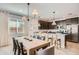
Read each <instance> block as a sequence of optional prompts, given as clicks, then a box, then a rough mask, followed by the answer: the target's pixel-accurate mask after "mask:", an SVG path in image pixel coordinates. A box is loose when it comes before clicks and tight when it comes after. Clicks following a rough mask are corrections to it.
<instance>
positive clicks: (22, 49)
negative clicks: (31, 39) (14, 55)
mask: <svg viewBox="0 0 79 59" xmlns="http://www.w3.org/2000/svg"><path fill="white" fill-rule="evenodd" d="M20 49H21V50H20V51H21V54H22V55H27V51H26V50H25V48H24V45H23V43H22V42H20Z"/></svg>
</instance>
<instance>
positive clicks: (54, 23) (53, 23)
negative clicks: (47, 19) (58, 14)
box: [52, 11, 56, 25]
mask: <svg viewBox="0 0 79 59" xmlns="http://www.w3.org/2000/svg"><path fill="white" fill-rule="evenodd" d="M52 25H56V22H55V11H54V12H53V22H52Z"/></svg>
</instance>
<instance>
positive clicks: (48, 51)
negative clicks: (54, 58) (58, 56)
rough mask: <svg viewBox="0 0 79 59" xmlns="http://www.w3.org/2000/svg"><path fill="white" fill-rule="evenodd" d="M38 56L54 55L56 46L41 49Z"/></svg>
mask: <svg viewBox="0 0 79 59" xmlns="http://www.w3.org/2000/svg"><path fill="white" fill-rule="evenodd" d="M36 55H54V46H49V47H47V48H46V49H41V50H39V51H37V52H36Z"/></svg>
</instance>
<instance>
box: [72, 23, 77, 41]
mask: <svg viewBox="0 0 79 59" xmlns="http://www.w3.org/2000/svg"><path fill="white" fill-rule="evenodd" d="M71 34H72V36H71V37H72V38H71V41H72V42H79V25H78V24H72V25H71Z"/></svg>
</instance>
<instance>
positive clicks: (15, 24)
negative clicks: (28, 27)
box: [8, 18, 24, 36]
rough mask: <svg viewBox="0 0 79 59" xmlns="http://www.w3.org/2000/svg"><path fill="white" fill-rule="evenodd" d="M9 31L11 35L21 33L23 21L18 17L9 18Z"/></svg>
mask: <svg viewBox="0 0 79 59" xmlns="http://www.w3.org/2000/svg"><path fill="white" fill-rule="evenodd" d="M8 27H9V32H10V34H11V35H13V36H19V35H23V27H24V22H23V21H22V19H19V18H10V19H9V21H8Z"/></svg>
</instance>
